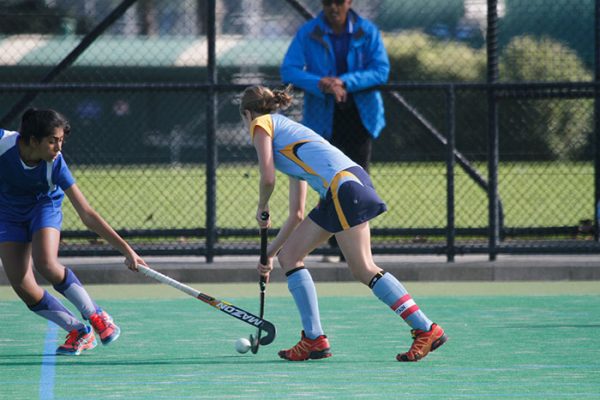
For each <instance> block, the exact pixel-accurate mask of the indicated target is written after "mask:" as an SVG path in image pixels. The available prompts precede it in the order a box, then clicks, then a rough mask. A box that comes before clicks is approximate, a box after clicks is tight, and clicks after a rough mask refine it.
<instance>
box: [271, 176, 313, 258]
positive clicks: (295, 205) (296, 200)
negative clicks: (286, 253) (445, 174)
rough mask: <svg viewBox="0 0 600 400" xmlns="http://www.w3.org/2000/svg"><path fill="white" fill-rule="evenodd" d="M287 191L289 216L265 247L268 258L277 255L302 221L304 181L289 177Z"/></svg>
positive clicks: (304, 202) (304, 199) (304, 200)
mask: <svg viewBox="0 0 600 400" xmlns="http://www.w3.org/2000/svg"><path fill="white" fill-rule="evenodd" d="M289 189H290V193H289V204H288V209H289V214H288V217H287V219H286V220H285V223H284V224H283V225H282V227H281V229H279V233H278V234H277V236H276V237H275V238H274V239H273V240H271V242H270V243H269V246H268V247H267V256H268V257H270V258H271V257H274V256H275V255H276V254H277V252H278V251H279V249H280V248H281V246H283V244H284V243H285V242H286V240H287V239H288V238H289V237H290V235H291V234H292V232H293V231H294V229H296V227H297V226H298V225H300V222H302V220H304V209H305V205H306V192H307V185H306V181H301V180H299V179H296V178H292V177H290V183H289Z"/></svg>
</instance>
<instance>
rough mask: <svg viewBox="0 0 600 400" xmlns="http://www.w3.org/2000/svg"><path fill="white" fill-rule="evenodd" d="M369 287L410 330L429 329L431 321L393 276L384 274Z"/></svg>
mask: <svg viewBox="0 0 600 400" xmlns="http://www.w3.org/2000/svg"><path fill="white" fill-rule="evenodd" d="M370 286H371V288H372V289H373V293H374V294H375V296H377V297H378V298H379V300H381V301H382V302H384V303H385V304H387V305H388V306H389V307H390V308H391V309H392V311H394V312H395V313H396V314H398V315H399V316H401V317H402V319H404V321H406V323H407V324H408V325H410V327H411V328H413V329H420V330H422V331H428V330H429V329H430V328H431V324H432V322H431V320H430V319H429V318H427V316H426V315H425V313H424V312H423V311H421V310H420V309H419V306H418V305H417V303H415V301H414V300H413V299H412V297H411V296H410V295H409V294H408V292H407V291H406V289H405V288H404V286H403V285H402V284H401V283H400V281H398V279H396V278H395V277H394V275H392V274H390V273H384V274H383V275H382V276H381V277H380V278H379V279H377V280H376V281H375V282H373V281H372V283H371V285H370Z"/></svg>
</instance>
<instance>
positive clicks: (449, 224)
mask: <svg viewBox="0 0 600 400" xmlns="http://www.w3.org/2000/svg"><path fill="white" fill-rule="evenodd" d="M455 99H456V96H455V92H454V85H449V86H448V88H447V89H446V135H447V136H446V137H447V138H448V139H447V140H448V144H447V146H446V150H447V151H446V154H447V158H446V260H447V261H448V262H454V255H455V254H456V248H455V247H454V242H455V237H456V226H455V220H454V214H455V209H454V164H455V162H454V150H455V142H456V138H455V130H456V113H455V110H456V107H455Z"/></svg>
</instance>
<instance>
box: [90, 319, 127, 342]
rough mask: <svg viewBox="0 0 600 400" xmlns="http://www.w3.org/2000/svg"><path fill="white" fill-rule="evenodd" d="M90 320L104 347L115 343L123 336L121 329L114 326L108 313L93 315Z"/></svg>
mask: <svg viewBox="0 0 600 400" xmlns="http://www.w3.org/2000/svg"><path fill="white" fill-rule="evenodd" d="M88 319H89V321H90V324H91V325H92V327H93V328H94V330H95V331H96V333H97V334H98V336H100V341H101V342H102V344H103V345H107V344H109V343H111V342H114V341H115V340H117V338H118V337H119V335H120V334H121V329H120V328H119V327H118V326H117V325H115V324H114V322H113V319H112V317H111V316H110V315H108V313H107V312H106V311H100V312H99V313H95V314H92V315H90V317H89V318H88Z"/></svg>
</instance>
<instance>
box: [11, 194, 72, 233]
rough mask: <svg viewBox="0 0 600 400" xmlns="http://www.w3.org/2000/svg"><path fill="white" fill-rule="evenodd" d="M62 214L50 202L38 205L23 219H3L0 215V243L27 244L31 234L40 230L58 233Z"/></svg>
mask: <svg viewBox="0 0 600 400" xmlns="http://www.w3.org/2000/svg"><path fill="white" fill-rule="evenodd" d="M62 220H63V214H62V210H61V208H60V207H56V206H55V205H54V204H53V202H52V201H51V200H48V201H43V202H41V203H38V204H37V205H36V206H35V207H34V208H33V210H31V211H30V212H29V213H28V214H27V215H26V216H25V217H24V218H23V219H20V218H19V219H14V218H4V217H3V216H1V215H0V243H2V242H20V243H29V242H31V238H32V237H33V234H34V233H35V232H37V231H39V230H40V229H42V228H55V229H56V230H58V231H60V228H61V226H62Z"/></svg>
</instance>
